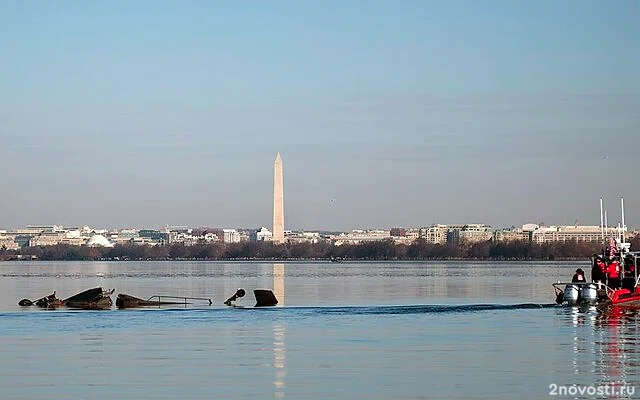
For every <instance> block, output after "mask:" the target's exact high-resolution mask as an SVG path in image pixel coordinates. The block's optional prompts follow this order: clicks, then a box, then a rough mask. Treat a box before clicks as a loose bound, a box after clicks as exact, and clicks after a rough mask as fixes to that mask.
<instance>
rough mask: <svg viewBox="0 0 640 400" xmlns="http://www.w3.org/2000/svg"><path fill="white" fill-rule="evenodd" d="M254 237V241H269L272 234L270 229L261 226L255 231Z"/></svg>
mask: <svg viewBox="0 0 640 400" xmlns="http://www.w3.org/2000/svg"><path fill="white" fill-rule="evenodd" d="M254 238H255V241H256V242H270V241H271V239H272V238H273V234H272V233H271V231H270V230H268V229H267V228H265V227H264V226H263V227H262V228H260V229H258V230H257V231H255V236H254Z"/></svg>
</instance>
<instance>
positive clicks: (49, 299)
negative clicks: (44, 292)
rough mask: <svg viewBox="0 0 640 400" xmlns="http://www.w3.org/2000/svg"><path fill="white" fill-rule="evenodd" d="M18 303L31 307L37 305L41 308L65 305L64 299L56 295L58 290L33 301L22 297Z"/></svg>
mask: <svg viewBox="0 0 640 400" xmlns="http://www.w3.org/2000/svg"><path fill="white" fill-rule="evenodd" d="M18 305H19V306H21V307H30V306H34V305H35V306H38V307H40V308H56V307H60V306H62V305H64V303H63V301H62V300H60V299H58V298H57V297H56V292H53V294H50V295H48V296H44V297H42V298H40V299H38V300H36V301H31V300H29V299H22V300H20V301H19V302H18Z"/></svg>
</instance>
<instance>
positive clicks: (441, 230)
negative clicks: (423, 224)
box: [420, 224, 449, 244]
mask: <svg viewBox="0 0 640 400" xmlns="http://www.w3.org/2000/svg"><path fill="white" fill-rule="evenodd" d="M448 232H449V227H448V226H447V225H442V224H437V225H431V226H429V227H428V228H421V229H420V237H421V238H423V239H424V240H425V241H426V242H427V243H433V244H445V243H447V234H448Z"/></svg>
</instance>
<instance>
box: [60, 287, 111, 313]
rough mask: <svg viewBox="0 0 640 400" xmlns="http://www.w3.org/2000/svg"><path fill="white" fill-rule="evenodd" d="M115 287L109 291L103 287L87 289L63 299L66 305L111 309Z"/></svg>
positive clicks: (92, 308)
mask: <svg viewBox="0 0 640 400" xmlns="http://www.w3.org/2000/svg"><path fill="white" fill-rule="evenodd" d="M113 292H115V289H113V290H111V291H108V290H104V289H102V288H101V287H97V288H93V289H87V290H85V291H84V292H80V293H78V294H76V295H74V296H71V297H69V298H68V299H65V300H64V301H63V303H64V305H65V306H67V307H71V308H81V309H88V310H104V309H109V308H111V306H112V305H113V301H112V300H111V297H109V296H111V295H112V294H113Z"/></svg>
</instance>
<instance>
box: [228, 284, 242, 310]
mask: <svg viewBox="0 0 640 400" xmlns="http://www.w3.org/2000/svg"><path fill="white" fill-rule="evenodd" d="M244 295H245V291H244V289H242V288H240V289H238V290H236V292H235V293H234V294H233V296H231V297H229V298H228V299H227V300H226V301H225V302H224V304H225V305H228V306H230V305H231V302H234V301H236V300H238V299H239V298H241V297H244Z"/></svg>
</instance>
